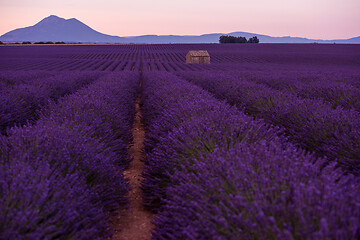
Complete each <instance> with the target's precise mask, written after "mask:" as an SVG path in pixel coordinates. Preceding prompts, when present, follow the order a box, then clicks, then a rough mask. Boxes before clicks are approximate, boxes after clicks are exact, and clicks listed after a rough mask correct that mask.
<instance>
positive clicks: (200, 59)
mask: <svg viewBox="0 0 360 240" xmlns="http://www.w3.org/2000/svg"><path fill="white" fill-rule="evenodd" d="M186 63H197V64H210V54H209V53H208V51H206V50H197V51H194V50H192V51H189V52H188V53H187V54H186Z"/></svg>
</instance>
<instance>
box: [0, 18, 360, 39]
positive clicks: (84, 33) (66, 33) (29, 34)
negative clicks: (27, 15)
mask: <svg viewBox="0 0 360 240" xmlns="http://www.w3.org/2000/svg"><path fill="white" fill-rule="evenodd" d="M221 35H233V36H242V37H246V38H250V37H253V36H257V37H258V38H259V39H260V43H354V44H360V36H358V37H353V38H349V39H335V40H322V39H308V38H302V37H291V36H284V37H271V36H268V35H263V34H257V33H249V32H240V31H239V32H231V33H210V34H202V35H141V36H130V37H119V36H112V35H107V34H103V33H100V32H98V31H96V30H94V29H92V28H91V27H89V26H88V25H86V24H84V23H83V22H81V21H79V20H78V19H76V18H69V19H64V18H61V17H58V16H56V15H50V16H48V17H46V18H44V19H42V20H41V21H40V22H38V23H36V24H35V25H33V26H29V27H24V28H18V29H15V30H12V31H9V32H7V33H5V34H3V35H2V36H0V41H3V42H22V41H31V42H38V41H53V42H58V41H63V42H82V43H218V41H219V37H220V36H221Z"/></svg>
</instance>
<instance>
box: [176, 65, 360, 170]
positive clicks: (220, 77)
mask: <svg viewBox="0 0 360 240" xmlns="http://www.w3.org/2000/svg"><path fill="white" fill-rule="evenodd" d="M182 76H183V77H184V78H186V79H187V80H189V81H191V82H193V83H195V84H197V85H199V86H201V87H203V88H204V89H207V90H209V91H210V92H212V93H214V94H215V96H216V97H218V98H219V99H225V100H226V101H228V102H229V103H230V104H234V105H236V106H237V107H239V108H240V109H242V108H244V109H245V112H246V113H247V114H250V115H253V116H255V117H257V118H262V119H264V120H265V121H266V122H268V123H271V124H273V125H276V126H279V127H282V128H285V131H286V133H287V136H289V138H290V139H291V141H292V142H293V143H296V144H298V145H299V146H301V147H302V148H304V149H306V150H308V151H311V152H314V153H316V154H317V155H318V156H321V157H322V156H326V157H327V158H328V159H329V160H330V161H337V162H338V163H339V164H340V165H341V166H343V167H344V168H345V169H347V170H348V171H350V172H352V173H355V174H360V161H359V160H360V158H359V157H360V113H359V112H357V111H355V110H351V109H350V110H345V109H343V108H336V109H333V108H332V106H331V104H327V103H324V102H323V100H319V99H303V98H299V97H298V96H296V95H294V94H290V93H288V92H286V91H280V90H276V89H272V88H269V87H267V86H265V85H262V84H257V83H255V82H253V81H250V80H247V79H245V78H241V77H240V78H239V77H236V76H233V75H232V74H226V73H221V72H217V73H215V72H202V73H201V74H199V73H184V74H183V75H182Z"/></svg>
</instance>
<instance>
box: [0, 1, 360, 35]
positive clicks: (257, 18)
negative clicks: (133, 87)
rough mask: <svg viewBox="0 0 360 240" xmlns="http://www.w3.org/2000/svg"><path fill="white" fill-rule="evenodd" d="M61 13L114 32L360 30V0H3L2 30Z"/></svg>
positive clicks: (0, 8)
mask: <svg viewBox="0 0 360 240" xmlns="http://www.w3.org/2000/svg"><path fill="white" fill-rule="evenodd" d="M49 15H57V16H59V17H62V18H66V19H68V18H77V19H78V20H80V21H82V22H84V23H85V24H87V25H88V26H90V27H91V28H93V29H95V30H97V31H99V32H102V33H105V34H110V35H117V36H134V35H145V34H158V35H162V34H177V35H192V34H194V35H195V34H196V35H198V34H205V33H219V32H221V33H229V32H235V31H243V32H252V33H257V34H266V35H270V36H293V37H296V36H298V37H307V38H314V39H341V38H343V39H344V38H351V37H357V36H360V0H254V1H249V0H246V1H244V0H216V1H213V0H182V1H177V0H148V1H145V0H132V1H121V0H95V1H90V0H0V35H2V34H4V33H6V32H8V31H10V30H13V29H16V28H21V27H26V26H31V25H34V24H36V23H37V22H39V21H40V20H41V19H43V18H45V17H47V16H49Z"/></svg>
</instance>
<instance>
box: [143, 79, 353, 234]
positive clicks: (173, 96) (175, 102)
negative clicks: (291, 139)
mask: <svg viewBox="0 0 360 240" xmlns="http://www.w3.org/2000/svg"><path fill="white" fill-rule="evenodd" d="M142 104H143V107H142V109H143V110H142V112H143V118H144V122H145V123H146V128H147V130H148V133H147V135H146V142H145V146H146V148H147V158H146V166H145V169H144V173H143V176H144V177H145V180H144V181H143V183H142V188H143V190H144V198H145V199H146V205H147V206H149V207H152V208H153V209H154V211H158V214H157V217H156V220H155V224H156V228H155V231H154V233H153V239H270V238H277V239H317V238H324V239H352V238H355V237H356V236H357V235H356V234H359V232H360V228H359V224H360V222H359V216H360V211H359V208H358V207H357V206H358V204H359V203H360V198H359V196H360V195H359V193H360V188H359V185H358V180H357V179H356V178H354V177H353V176H351V175H348V176H342V173H341V172H339V170H335V169H334V166H328V167H326V168H324V167H323V161H324V160H323V159H317V158H316V157H314V156H313V155H309V154H306V153H305V152H304V151H302V150H299V149H297V148H295V147H294V146H293V145H291V144H289V143H288V142H287V141H286V139H285V138H284V137H283V136H282V133H281V131H279V130H278V129H275V128H272V127H270V126H269V125H267V124H265V123H264V122H262V121H257V120H252V118H250V117H248V116H246V115H245V114H244V113H242V112H240V111H239V110H238V109H236V108H234V107H231V106H229V105H228V104H226V103H225V102H221V101H219V100H217V99H215V98H214V97H213V96H212V95H211V94H209V93H208V92H206V91H204V90H202V89H201V88H199V87H197V86H194V85H192V84H190V83H188V82H186V81H184V80H182V79H179V78H178V77H176V76H174V75H171V74H166V73H161V74H159V73H158V74H156V75H154V74H151V73H146V74H145V76H144V83H143V99H142Z"/></svg>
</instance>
